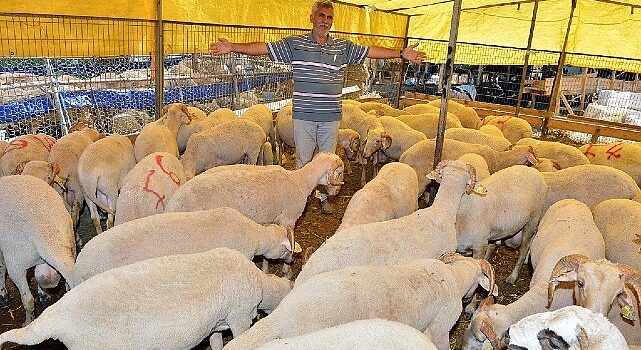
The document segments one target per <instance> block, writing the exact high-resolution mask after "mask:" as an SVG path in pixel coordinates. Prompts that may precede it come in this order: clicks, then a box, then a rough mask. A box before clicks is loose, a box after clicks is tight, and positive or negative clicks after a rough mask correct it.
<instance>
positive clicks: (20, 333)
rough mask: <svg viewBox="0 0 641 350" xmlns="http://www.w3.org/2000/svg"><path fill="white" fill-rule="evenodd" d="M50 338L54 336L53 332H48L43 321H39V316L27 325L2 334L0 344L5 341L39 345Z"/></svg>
mask: <svg viewBox="0 0 641 350" xmlns="http://www.w3.org/2000/svg"><path fill="white" fill-rule="evenodd" d="M49 338H53V337H52V334H51V333H49V332H47V330H46V329H45V328H44V327H43V326H42V322H39V318H37V319H35V320H34V321H33V322H32V323H31V324H29V325H27V326H25V327H22V328H16V329H12V330H9V331H6V332H4V333H2V334H0V345H3V344H5V343H15V344H20V345H37V344H40V343H42V342H43V341H45V340H47V339H49Z"/></svg>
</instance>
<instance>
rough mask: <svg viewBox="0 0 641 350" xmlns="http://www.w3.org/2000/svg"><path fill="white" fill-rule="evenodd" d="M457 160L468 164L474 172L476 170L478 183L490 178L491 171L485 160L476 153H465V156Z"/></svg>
mask: <svg viewBox="0 0 641 350" xmlns="http://www.w3.org/2000/svg"><path fill="white" fill-rule="evenodd" d="M457 160H460V161H462V162H466V163H468V164H469V165H471V166H472V167H473V168H474V170H476V179H477V180H478V181H483V180H485V179H487V178H488V177H490V170H489V169H488V167H487V162H486V161H485V158H483V157H481V156H479V155H478V154H474V153H465V154H464V155H462V156H460V157H458V159H457Z"/></svg>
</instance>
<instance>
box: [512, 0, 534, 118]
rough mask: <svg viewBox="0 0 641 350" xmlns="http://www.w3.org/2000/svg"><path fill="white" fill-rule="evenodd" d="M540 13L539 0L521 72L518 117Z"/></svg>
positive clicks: (517, 107)
mask: <svg viewBox="0 0 641 350" xmlns="http://www.w3.org/2000/svg"><path fill="white" fill-rule="evenodd" d="M538 11H539V0H536V1H534V9H533V10H532V22H531V23H530V36H529V37H528V39H527V51H525V63H523V72H521V86H520V87H519V97H518V99H517V102H516V116H517V117H518V116H519V112H520V111H521V102H522V100H523V89H524V88H525V78H526V77H527V67H528V66H529V65H530V51H531V50H532V39H533V38H534V26H535V25H536V14H537V12H538Z"/></svg>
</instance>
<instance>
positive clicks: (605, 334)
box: [509, 306, 628, 350]
mask: <svg viewBox="0 0 641 350" xmlns="http://www.w3.org/2000/svg"><path fill="white" fill-rule="evenodd" d="M509 336H510V348H509V349H512V350H550V349H586V350H587V349H589V350H610V349H612V350H627V349H628V344H627V343H626V341H625V338H624V337H623V335H622V334H621V332H620V331H619V330H618V329H617V328H616V327H615V326H614V325H613V324H612V323H610V321H608V319H607V318H605V317H603V315H600V314H598V313H595V312H592V311H590V310H588V309H586V308H583V307H580V306H566V307H564V308H561V309H558V310H556V311H551V312H542V313H538V314H534V315H530V316H528V317H526V318H524V319H522V320H520V321H519V322H517V323H516V324H513V325H512V326H510V330H509ZM548 342H552V343H554V344H559V345H557V347H550V345H549V344H548ZM560 344H563V345H560Z"/></svg>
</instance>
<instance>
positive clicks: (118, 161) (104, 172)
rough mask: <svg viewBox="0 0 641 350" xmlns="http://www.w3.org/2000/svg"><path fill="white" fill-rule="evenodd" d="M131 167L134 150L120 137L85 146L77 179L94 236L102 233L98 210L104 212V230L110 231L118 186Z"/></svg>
mask: <svg viewBox="0 0 641 350" xmlns="http://www.w3.org/2000/svg"><path fill="white" fill-rule="evenodd" d="M134 165H136V157H135V155H134V147H133V145H132V144H131V141H129V139H128V138H127V137H125V136H122V135H110V136H107V137H105V138H104V139H100V140H98V141H96V142H94V143H92V144H91V145H89V146H87V148H85V150H84V152H82V154H81V155H80V159H78V179H79V181H80V184H81V185H82V192H83V194H84V196H85V201H86V202H87V206H88V207H89V210H90V211H91V221H92V222H93V225H94V227H95V229H96V233H97V234H99V233H101V232H102V227H101V226H100V216H99V215H98V208H97V207H99V208H100V209H102V210H104V211H106V212H107V214H108V215H107V228H111V227H112V226H113V222H114V215H115V213H116V201H117V200H118V191H120V185H121V184H122V180H123V178H124V177H125V175H127V173H128V172H129V170H131V169H132V168H133V167H134Z"/></svg>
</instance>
